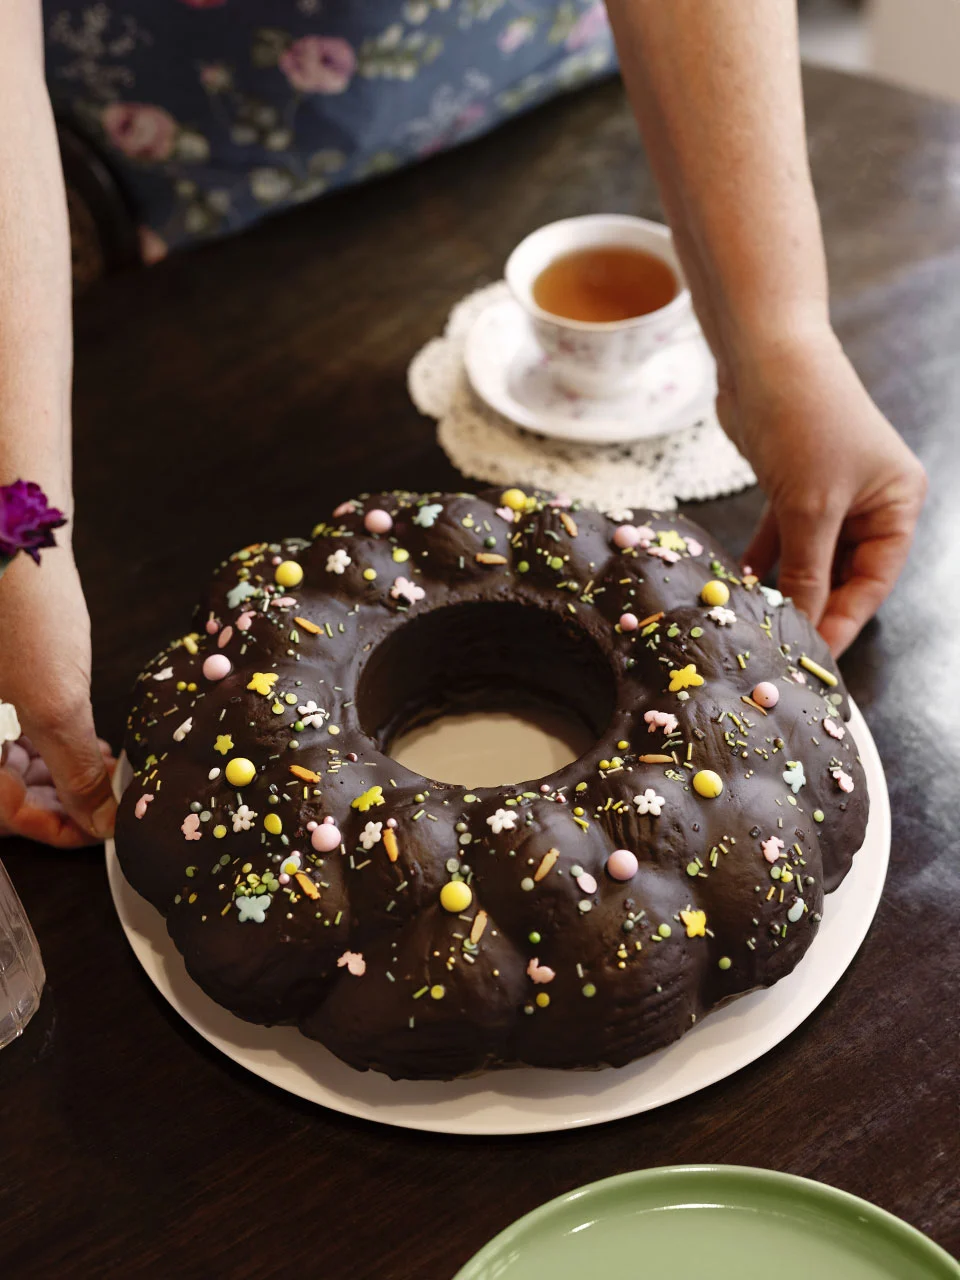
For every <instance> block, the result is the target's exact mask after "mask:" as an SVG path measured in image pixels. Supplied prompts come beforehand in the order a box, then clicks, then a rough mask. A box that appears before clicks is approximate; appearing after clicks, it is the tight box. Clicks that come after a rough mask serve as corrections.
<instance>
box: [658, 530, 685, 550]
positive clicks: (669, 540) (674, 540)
mask: <svg viewBox="0 0 960 1280" xmlns="http://www.w3.org/2000/svg"><path fill="white" fill-rule="evenodd" d="M657 541H658V542H659V543H660V545H661V547H666V548H667V550H668V551H686V549H687V544H686V542H685V540H684V539H683V538H682V537H681V536H680V534H679V533H677V531H676V529H661V530H660V532H659V533H658V534H657Z"/></svg>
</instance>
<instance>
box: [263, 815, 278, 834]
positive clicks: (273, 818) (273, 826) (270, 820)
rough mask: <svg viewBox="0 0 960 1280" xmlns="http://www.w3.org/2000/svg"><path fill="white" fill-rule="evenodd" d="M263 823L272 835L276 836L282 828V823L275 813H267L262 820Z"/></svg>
mask: <svg viewBox="0 0 960 1280" xmlns="http://www.w3.org/2000/svg"><path fill="white" fill-rule="evenodd" d="M263 825H264V827H265V828H266V829H267V831H269V832H270V834H271V835H272V836H278V835H279V834H280V832H281V831H282V830H283V823H282V822H281V821H280V817H279V815H278V814H276V813H268V814H267V816H266V817H265V818H264V820H263Z"/></svg>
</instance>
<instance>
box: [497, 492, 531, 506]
mask: <svg viewBox="0 0 960 1280" xmlns="http://www.w3.org/2000/svg"><path fill="white" fill-rule="evenodd" d="M500 501H501V502H502V503H503V505H504V506H505V507H509V508H510V510H511V511H522V510H523V509H524V507H525V506H526V505H527V495H526V494H525V493H524V492H523V490H522V489H504V491H503V493H501V495H500Z"/></svg>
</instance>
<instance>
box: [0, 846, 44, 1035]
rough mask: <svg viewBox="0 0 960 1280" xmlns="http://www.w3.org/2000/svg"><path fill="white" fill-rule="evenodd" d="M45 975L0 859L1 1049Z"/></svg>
mask: <svg viewBox="0 0 960 1280" xmlns="http://www.w3.org/2000/svg"><path fill="white" fill-rule="evenodd" d="M45 981H46V974H45V973H44V971H43V961H42V960H41V959H40V948H39V947H38V946H37V940H36V938H35V937H34V933H33V930H32V929H31V928H30V921H29V920H28V919H27V913H26V912H25V911H24V909H23V906H22V905H21V902H20V899H19V898H18V897H17V892H16V890H15V889H14V887H13V885H12V884H11V883H10V877H9V876H8V875H7V872H6V870H5V868H4V865H3V863H2V862H0V1049H2V1048H3V1046H4V1045H5V1044H9V1043H10V1041H11V1040H15V1039H16V1038H17V1036H18V1035H20V1033H21V1031H23V1029H24V1027H25V1026H26V1025H27V1023H28V1022H29V1021H30V1019H31V1018H32V1017H33V1015H34V1014H35V1013H36V1011H37V1008H38V1007H39V1004H40V993H41V992H42V991H43V984H44V982H45Z"/></svg>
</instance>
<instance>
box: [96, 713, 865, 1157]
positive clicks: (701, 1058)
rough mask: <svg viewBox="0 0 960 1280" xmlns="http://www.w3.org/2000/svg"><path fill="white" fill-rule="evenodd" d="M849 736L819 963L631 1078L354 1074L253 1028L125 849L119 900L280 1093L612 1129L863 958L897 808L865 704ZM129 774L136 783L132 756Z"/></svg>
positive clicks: (783, 1030)
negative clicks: (149, 891)
mask: <svg viewBox="0 0 960 1280" xmlns="http://www.w3.org/2000/svg"><path fill="white" fill-rule="evenodd" d="M850 728H851V730H852V732H853V736H854V738H855V739H856V742H857V745H858V747H859V749H860V756H861V759H862V760H863V765H864V769H865V770H866V775H867V785H868V787H869V788H870V822H869V826H868V828H867V834H866V838H865V840H864V843H863V848H862V849H861V850H860V852H859V853H858V854H857V856H856V858H855V859H854V863H853V869H852V870H851V872H850V874H849V875H848V876H847V878H846V880H844V882H843V884H842V885H841V886H840V888H839V889H838V890H837V891H836V892H835V893H832V894H830V895H829V896H828V897H827V899H826V905H825V907H824V916H823V923H822V925H821V926H820V932H819V934H818V935H817V938H816V940H815V941H814V943H813V945H812V947H811V948H810V950H809V951H808V952H807V954H806V956H804V958H803V960H802V961H801V962H800V964H799V966H798V967H797V968H796V969H795V970H794V971H793V973H791V974H790V975H789V977H787V978H784V979H783V980H782V981H781V982H778V983H777V985H776V986H774V987H771V988H770V989H769V990H766V991H756V992H753V993H752V994H751V995H748V996H744V997H743V998H742V999H740V1000H735V1001H734V1002H733V1003H732V1004H730V1005H728V1006H727V1007H726V1008H724V1009H721V1010H719V1011H718V1012H716V1013H712V1014H710V1016H709V1017H708V1018H705V1019H704V1021H703V1022H702V1023H701V1024H700V1025H699V1026H697V1027H696V1028H694V1030H693V1031H690V1032H688V1033H687V1035H685V1036H684V1037H683V1039H682V1040H678V1041H677V1042H676V1043H675V1044H672V1045H670V1046H669V1048H667V1049H662V1050H660V1051H659V1052H658V1053H654V1054H651V1055H650V1056H649V1057H646V1058H641V1059H640V1060H639V1061H638V1062H635V1063H633V1064H631V1065H630V1066H629V1067H622V1068H620V1069H618V1070H605V1071H580V1072H565V1071H543V1070H539V1069H537V1070H533V1069H523V1068H521V1069H517V1070H512V1071H499V1072H492V1073H490V1074H488V1075H485V1076H481V1077H480V1078H478V1079H474V1080H464V1081H453V1082H452V1083H447V1084H444V1083H437V1082H436V1081H423V1082H420V1081H410V1080H401V1081H393V1080H389V1079H387V1077H386V1076H383V1075H379V1074H377V1073H376V1072H372V1071H368V1072H360V1071H354V1070H353V1069H352V1068H351V1067H348V1066H346V1065H345V1064H344V1063H342V1062H340V1061H339V1059H337V1058H335V1057H334V1056H333V1054H331V1053H328V1052H327V1050H326V1049H324V1048H323V1047H322V1046H321V1045H319V1044H317V1043H315V1042H314V1041H312V1040H308V1039H306V1037H305V1036H302V1035H301V1034H300V1033H299V1032H298V1031H296V1030H294V1029H293V1028H291V1027H257V1026H252V1025H251V1024H250V1023H247V1022H242V1021H241V1020H240V1019H239V1018H235V1017H234V1016H233V1014H230V1013H227V1012H226V1010H224V1009H221V1008H220V1007H219V1005H216V1004H214V1002H213V1001H212V1000H210V999H209V998H208V997H207V996H205V995H204V994H203V992H202V991H201V990H200V988H199V987H197V986H196V985H195V984H194V982H193V981H192V980H191V979H190V978H189V977H188V976H187V973H186V970H185V969H184V966H183V961H182V960H181V958H180V956H179V954H178V953H177V951H176V949H175V948H174V946H173V943H172V942H171V941H170V938H169V935H168V934H167V929H166V924H165V922H164V920H163V918H162V917H161V916H160V915H159V914H158V913H157V912H156V911H155V910H154V909H153V907H151V906H150V904H149V903H147V902H146V901H145V900H144V899H143V898H141V897H140V896H139V894H137V893H136V892H135V891H134V890H133V889H132V888H131V887H130V886H129V884H127V881H126V880H125V878H124V876H123V873H122V871H121V870H120V864H119V862H118V861H117V855H116V851H115V849H114V846H113V842H112V841H108V842H107V873H108V876H109V879H110V890H111V893H112V894H113V901H114V905H115V906H116V909H117V914H118V915H119V917H120V923H121V924H122V926H123V930H124V932H125V933H126V935H127V939H128V941H129V943H130V945H131V946H132V947H133V950H134V953H135V954H136V957H137V959H138V960H139V961H140V963H141V964H142V965H143V967H144V969H145V970H146V972H147V975H148V976H149V977H150V979H151V981H152V982H153V983H154V984H155V985H156V987H157V988H158V990H159V991H160V992H161V994H162V995H163V996H164V997H165V998H166V999H167V1000H168V1001H169V1002H170V1004H172V1005H173V1007H174V1009H176V1010H177V1012H178V1013H179V1014H180V1015H181V1016H182V1017H183V1018H184V1019H185V1020H186V1021H187V1022H188V1023H189V1024H190V1026H191V1027H193V1029H194V1030H195V1031H198V1032H199V1033H200V1034H201V1035H202V1036H203V1037H204V1038H205V1039H206V1040H209V1042H210V1043H211V1044H212V1045H215V1046H216V1048H218V1049H220V1050H222V1052H223V1053H225V1054H226V1055H227V1056H228V1057H229V1058H232V1059H233V1060H234V1062H237V1063H239V1064H240V1065H241V1066H243V1067H246V1068H247V1069H248V1070H250V1071H252V1072H254V1073H255V1074H256V1075H258V1076H262V1077H263V1079H264V1080H269V1081H270V1082H271V1083H272V1084H275V1085H278V1086H279V1087H280V1088H281V1089H286V1090H287V1091H288V1092H290V1093H294V1094H296V1095H297V1096H298V1097H301V1098H306V1099H307V1100H309V1101H311V1102H319V1103H320V1104H321V1105H322V1106H325V1107H332V1108H333V1109H334V1110H335V1111H343V1112H346V1113H347V1114H348V1115H353V1116H360V1117H362V1118H363V1119H365V1120H379V1121H380V1122H381V1123H383V1124H395V1125H399V1126H401V1127H402V1128H407V1129H425V1130H433V1131H436V1132H440V1133H477V1134H487V1135H492V1134H513V1133H544V1132H550V1131H551V1130H556V1129H572V1128H577V1127H578V1126H583V1125H589V1124H601V1123H603V1122H604V1121H607V1120H616V1119H618V1118H619V1117H620V1116H629V1115H636V1114H637V1113H638V1112H641V1111H649V1110H651V1109H652V1108H653V1107H661V1106H663V1105H664V1104H665V1103H667V1102H673V1101H675V1100H676V1099H677V1098H683V1097H686V1096H687V1095H688V1094H691V1093H695V1092H696V1091H697V1090H698V1089H703V1088H706V1086H707V1085H710V1084H714V1083H715V1082H716V1081H717V1080H722V1079H723V1078H724V1077H725V1076H729V1075H731V1074H732V1073H733V1072H734V1071H738V1070H739V1069H740V1068H741V1067H745V1066H746V1065H747V1064H748V1063H750V1062H754V1061H755V1060H756V1059H757V1058H759V1057H760V1056H761V1055H762V1054H764V1053H766V1052H767V1051H768V1050H770V1049H772V1048H773V1047H774V1045H777V1044H779V1043H780V1041H781V1040H783V1039H784V1038H785V1037H786V1036H788V1035H789V1034H790V1033H791V1032H792V1031H794V1030H795V1029H796V1028H797V1027H798V1026H799V1025H800V1023H801V1022H803V1021H804V1019H805V1018H807V1017H809V1016H810V1014H811V1013H812V1012H813V1010H814V1009H815V1008H816V1007H817V1005H818V1004H819V1003H820V1001H821V1000H823V999H824V997H825V996H826V995H827V994H828V992H829V991H830V990H831V988H832V987H833V986H834V984H835V983H836V982H837V981H838V980H839V978H840V976H841V975H842V973H843V972H844V970H845V969H846V968H847V966H848V965H849V964H850V962H851V960H853V957H854V956H855V955H856V953H857V950H858V948H859V946H860V944H861V942H862V941H863V939H864V937H865V936H866V933H867V930H868V929H869V927H870V922H871V921H872V919H873V917H874V914H875V912H876V909H877V904H878V903H879V901H880V893H881V891H882V889H883V882H884V878H885V876H886V871H887V861H888V859H889V856H890V803H889V800H888V797H887V787H886V782H885V780H884V776H883V766H882V765H881V763H880V757H879V755H878V754H877V749H876V747H875V745H874V742H873V738H872V737H871V736H870V731H869V730H868V729H867V726H866V723H865V722H864V719H863V717H862V716H861V715H860V712H859V711H858V710H857V708H856V707H854V709H853V719H852V722H851V724H850ZM117 774H118V785H119V786H120V787H122V786H125V785H126V783H127V781H129V777H130V770H129V766H128V765H127V763H126V759H125V758H124V759H123V761H122V766H121V769H118V770H117Z"/></svg>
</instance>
